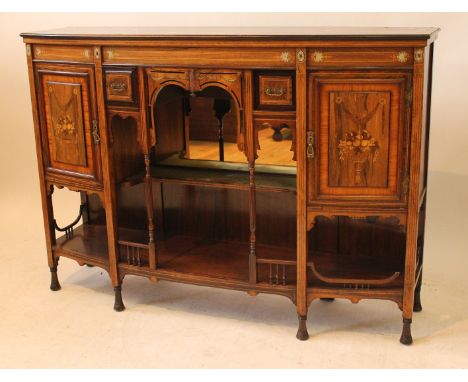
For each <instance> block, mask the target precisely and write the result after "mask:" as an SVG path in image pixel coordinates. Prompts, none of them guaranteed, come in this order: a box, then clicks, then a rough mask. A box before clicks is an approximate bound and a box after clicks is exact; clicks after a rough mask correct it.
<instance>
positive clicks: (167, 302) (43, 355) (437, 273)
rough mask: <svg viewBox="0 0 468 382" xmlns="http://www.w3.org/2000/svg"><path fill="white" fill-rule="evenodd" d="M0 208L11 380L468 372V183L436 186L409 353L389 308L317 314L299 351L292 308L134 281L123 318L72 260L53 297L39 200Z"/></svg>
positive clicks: (128, 285)
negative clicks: (18, 374) (176, 373)
mask: <svg viewBox="0 0 468 382" xmlns="http://www.w3.org/2000/svg"><path fill="white" fill-rule="evenodd" d="M63 192H65V193H66V191H63ZM54 195H55V194H54ZM67 197H69V196H67ZM67 197H64V196H63V195H61V194H60V193H59V194H58V195H57V200H56V205H57V208H56V211H57V215H58V219H59V222H60V221H66V220H67V219H72V218H73V217H74V215H75V213H76V212H77V211H76V210H77V207H78V206H77V204H73V203H70V199H67ZM73 197H74V198H76V194H75V195H74V196H73ZM73 200H76V199H73ZM0 201H1V205H0V211H1V216H0V227H1V230H0V261H1V265H2V266H1V267H0V284H1V285H0V301H1V302H0V339H1V341H0V367H2V368H12V367H14V368H32V367H35V368H104V367H106V368H117V367H123V368H134V367H144V368H163V367H164V368H192V367H193V368H254V367H258V368H317V367H320V368H337V367H347V368H358V367H365V368H377V367H379V368H408V367H411V368H427V367H430V368H437V367H468V298H467V291H468V277H467V270H468V251H467V249H468V218H467V216H468V179H467V177H461V176H457V175H449V174H445V173H431V174H430V191H429V202H428V214H427V229H426V235H427V236H426V249H425V251H426V252H425V268H424V283H423V289H422V304H423V311H422V312H421V313H415V315H414V319H413V337H414V344H413V345H412V346H410V347H405V346H402V345H400V343H399V341H398V339H399V336H400V331H401V326H402V325H401V312H400V311H399V310H398V308H397V306H396V304H394V303H391V302H385V301H362V302H360V303H359V304H357V305H353V304H351V303H350V302H349V301H347V300H339V301H338V300H337V301H335V302H333V303H326V302H322V301H317V302H314V303H313V304H312V305H311V306H310V310H309V318H308V327H309V333H310V339H309V340H308V341H306V342H300V341H298V340H296V338H295V333H296V329H297V318H296V314H295V307H294V306H293V305H292V303H291V302H290V301H289V300H288V299H286V298H284V297H279V296H269V295H258V296H257V297H250V296H248V295H247V294H246V293H242V292H235V291H227V290H218V289H213V288H205V287H196V286H190V285H180V284H174V283H169V282H160V283H158V284H157V285H153V284H151V283H150V282H149V281H148V280H146V279H140V278H136V277H127V278H126V279H125V282H124V286H123V296H124V302H125V304H126V307H127V310H126V311H124V312H122V313H116V312H114V311H113V309H112V306H113V301H114V296H113V291H112V288H111V285H110V282H109V278H108V276H107V274H106V273H103V272H102V271H101V270H99V269H97V268H88V267H79V266H78V265H77V264H76V263H75V262H73V261H71V260H68V259H63V260H62V261H61V263H60V265H59V278H60V282H61V284H62V290H61V291H59V292H52V291H50V290H49V270H48V268H47V263H46V254H45V244H44V235H43V227H42V215H41V210H40V200H39V196H38V193H37V189H33V190H32V191H30V193H27V194H25V195H21V194H18V193H15V192H8V193H4V194H2V195H1V198H0ZM76 202H77V203H78V201H77V200H76ZM60 219H62V220H60Z"/></svg>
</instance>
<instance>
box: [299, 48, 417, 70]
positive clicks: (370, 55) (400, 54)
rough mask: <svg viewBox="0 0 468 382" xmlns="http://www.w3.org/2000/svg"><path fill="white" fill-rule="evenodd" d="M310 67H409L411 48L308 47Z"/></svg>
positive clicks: (411, 56)
mask: <svg viewBox="0 0 468 382" xmlns="http://www.w3.org/2000/svg"><path fill="white" fill-rule="evenodd" d="M308 55H309V57H308V59H307V62H308V63H309V66H310V67H314V68H316V67H319V68H326V67H346V66H349V67H353V66H357V67H379V66H382V67H384V66H395V67H406V66H407V67H411V66H412V64H413V50H412V49H410V48H402V49H344V48H341V49H339V48H338V49H310V50H309V51H308Z"/></svg>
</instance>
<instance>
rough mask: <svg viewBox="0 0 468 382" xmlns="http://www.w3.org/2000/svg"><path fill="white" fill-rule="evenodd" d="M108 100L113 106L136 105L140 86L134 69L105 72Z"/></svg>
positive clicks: (108, 70)
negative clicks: (114, 104)
mask: <svg viewBox="0 0 468 382" xmlns="http://www.w3.org/2000/svg"><path fill="white" fill-rule="evenodd" d="M105 86H106V98H107V100H108V101H109V103H111V104H113V103H116V104H120V103H122V104H126V105H128V104H132V105H133V104H135V103H136V102H137V94H138V86H137V79H136V71H135V69H134V68H125V69H124V68H122V69H115V68H112V69H106V70H105Z"/></svg>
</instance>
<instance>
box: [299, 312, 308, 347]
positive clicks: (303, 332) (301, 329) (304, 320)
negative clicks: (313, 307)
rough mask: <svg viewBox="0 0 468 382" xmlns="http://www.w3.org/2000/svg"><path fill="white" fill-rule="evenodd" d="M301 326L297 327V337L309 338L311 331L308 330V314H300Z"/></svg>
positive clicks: (301, 338)
mask: <svg viewBox="0 0 468 382" xmlns="http://www.w3.org/2000/svg"><path fill="white" fill-rule="evenodd" d="M298 318H299V328H298V329H297V334H296V338H297V339H298V340H300V341H305V340H307V339H309V333H308V332H307V316H298Z"/></svg>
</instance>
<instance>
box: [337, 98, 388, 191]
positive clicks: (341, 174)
mask: <svg viewBox="0 0 468 382" xmlns="http://www.w3.org/2000/svg"><path fill="white" fill-rule="evenodd" d="M329 101H330V106H329V107H330V133H329V136H330V144H329V147H330V153H331V154H332V155H330V156H329V159H328V160H329V181H328V184H329V186H332V187H350V186H351V187H387V185H388V176H387V173H388V164H389V163H388V153H389V138H390V136H389V128H390V113H389V108H390V93H389V92H350V91H344V92H331V93H330V98H329Z"/></svg>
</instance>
